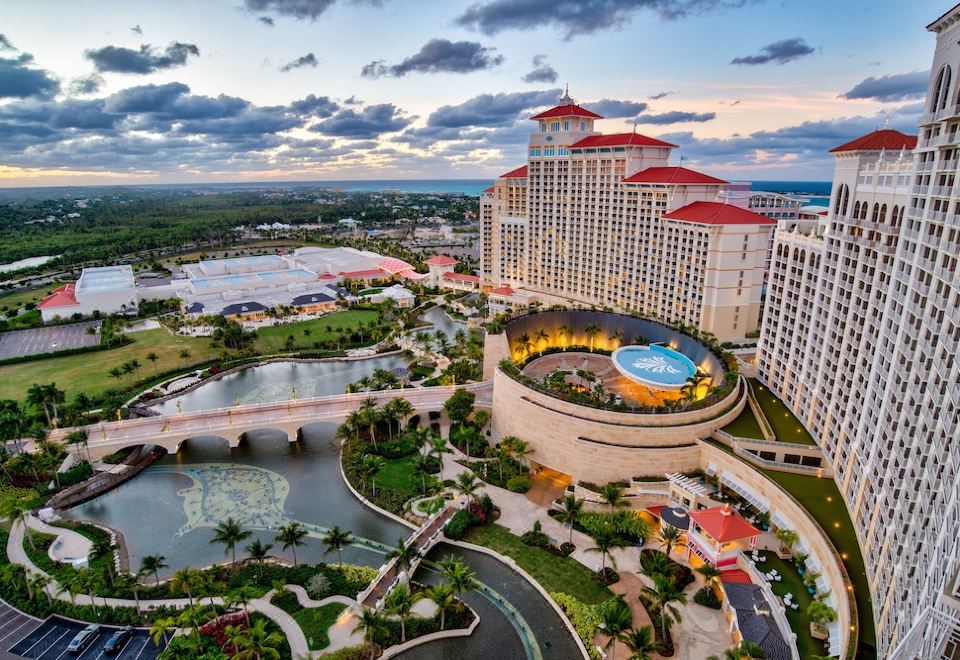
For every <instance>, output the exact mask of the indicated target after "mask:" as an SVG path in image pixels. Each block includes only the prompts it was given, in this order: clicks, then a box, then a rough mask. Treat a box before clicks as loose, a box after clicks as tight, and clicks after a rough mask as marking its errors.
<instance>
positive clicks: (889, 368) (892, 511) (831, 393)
mask: <svg viewBox="0 0 960 660" xmlns="http://www.w3.org/2000/svg"><path fill="white" fill-rule="evenodd" d="M928 30H930V31H931V32H933V33H935V34H936V37H937V47H936V52H935V54H934V59H933V67H932V70H931V79H930V85H929V88H928V92H927V98H926V105H925V108H924V114H923V115H922V117H921V119H920V134H919V137H917V136H913V135H904V134H902V133H899V132H897V131H893V130H889V129H881V130H877V131H875V132H874V133H871V134H869V135H866V136H863V137H861V138H859V139H856V140H853V141H852V142H849V143H847V144H844V145H842V146H840V147H837V148H836V149H834V150H833V153H834V155H835V157H836V168H835V172H834V179H833V189H832V193H831V200H830V213H829V215H828V217H827V218H825V219H824V220H823V221H822V222H821V223H820V226H819V227H817V228H816V229H815V230H812V231H807V232H789V231H780V232H778V233H777V236H776V240H775V242H774V248H773V255H772V265H771V272H770V278H769V288H768V297H767V300H766V308H765V310H764V319H763V327H762V331H761V339H760V346H759V355H758V368H759V375H760V378H761V380H763V381H764V382H765V383H766V384H767V385H768V386H770V388H771V389H773V390H774V391H775V392H776V393H777V394H778V395H779V396H780V397H781V398H782V399H783V401H784V402H786V404H787V405H788V406H790V408H791V409H792V410H793V412H794V413H796V415H797V416H798V417H799V418H800V420H801V421H802V422H803V423H804V424H805V425H806V427H807V429H808V430H810V432H811V433H813V434H814V436H815V437H816V438H818V442H819V445H820V447H821V449H822V450H823V453H824V455H825V456H826V459H827V461H828V462H830V463H831V465H832V467H833V469H834V472H835V475H836V477H835V478H836V480H837V485H838V486H839V488H840V491H841V493H842V494H843V497H844V500H845V502H846V505H847V507H848V509H849V511H850V516H851V519H852V520H853V523H854V527H855V528H856V532H857V536H858V540H859V542H860V546H861V548H862V550H863V555H864V559H865V560H866V563H867V567H868V570H867V573H868V577H869V582H870V591H871V594H870V596H871V600H872V604H873V615H874V618H875V621H876V624H877V635H878V646H879V648H878V651H879V654H880V657H883V658H888V657H893V658H922V659H923V660H931V659H934V658H956V657H958V654H960V618H958V616H960V576H958V571H960V561H958V560H960V481H958V472H960V413H958V410H960V363H958V362H957V348H958V342H960V298H958V296H960V280H958V276H960V275H958V274H960V269H958V264H957V262H958V259H960V189H958V187H957V183H958V182H957V180H956V176H957V171H958V162H960V45H958V43H960V5H958V6H957V7H955V8H954V9H952V10H951V11H949V12H947V13H946V14H944V15H943V16H941V17H940V18H938V19H937V20H936V21H934V22H933V23H931V24H930V25H929V26H928Z"/></svg>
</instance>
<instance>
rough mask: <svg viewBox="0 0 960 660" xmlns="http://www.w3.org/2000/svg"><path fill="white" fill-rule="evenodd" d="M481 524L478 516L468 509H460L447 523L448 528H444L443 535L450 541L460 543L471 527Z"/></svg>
mask: <svg viewBox="0 0 960 660" xmlns="http://www.w3.org/2000/svg"><path fill="white" fill-rule="evenodd" d="M479 522H480V519H479V518H478V517H477V516H476V515H474V514H473V513H470V512H469V511H467V510H466V509H460V510H459V511H457V512H456V513H455V514H453V517H451V518H450V520H449V521H448V522H447V525H446V527H444V528H443V533H444V535H445V536H446V537H447V538H448V539H453V540H454V541H459V540H460V539H462V538H463V537H464V536H466V534H467V532H468V531H469V530H470V528H471V527H473V526H474V525H476V524H477V523H479Z"/></svg>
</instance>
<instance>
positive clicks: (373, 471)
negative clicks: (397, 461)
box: [360, 454, 387, 495]
mask: <svg viewBox="0 0 960 660" xmlns="http://www.w3.org/2000/svg"><path fill="white" fill-rule="evenodd" d="M385 467H387V462H386V461H385V460H383V458H382V457H380V456H375V455H373V454H365V455H364V457H363V460H362V461H361V463H360V473H361V475H362V477H363V480H364V481H365V482H369V483H370V487H371V489H372V490H373V494H374V495H376V494H377V475H378V474H380V473H381V472H383V469H384V468H385Z"/></svg>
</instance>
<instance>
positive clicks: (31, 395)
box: [26, 383, 53, 426]
mask: <svg viewBox="0 0 960 660" xmlns="http://www.w3.org/2000/svg"><path fill="white" fill-rule="evenodd" d="M26 399H27V404H28V405H31V406H33V407H34V408H39V409H40V410H42V411H43V416H44V417H46V418H47V426H53V424H52V422H51V420H50V407H49V405H48V402H47V392H46V388H45V387H44V386H43V385H40V384H38V383H34V384H33V385H31V386H30V387H29V389H27V397H26Z"/></svg>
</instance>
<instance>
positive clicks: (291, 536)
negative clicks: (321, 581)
mask: <svg viewBox="0 0 960 660" xmlns="http://www.w3.org/2000/svg"><path fill="white" fill-rule="evenodd" d="M308 534H309V532H307V530H306V529H305V528H304V527H303V525H301V524H300V523H298V522H292V523H290V524H289V525H284V526H283V527H281V528H280V529H279V530H277V535H276V537H275V539H276V540H277V541H278V542H279V543H282V544H283V549H284V550H288V549H292V550H293V565H294V566H296V565H297V548H298V547H300V546H302V545H306V543H307V542H306V541H304V540H303V539H305V538H306V537H307V535H308Z"/></svg>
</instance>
